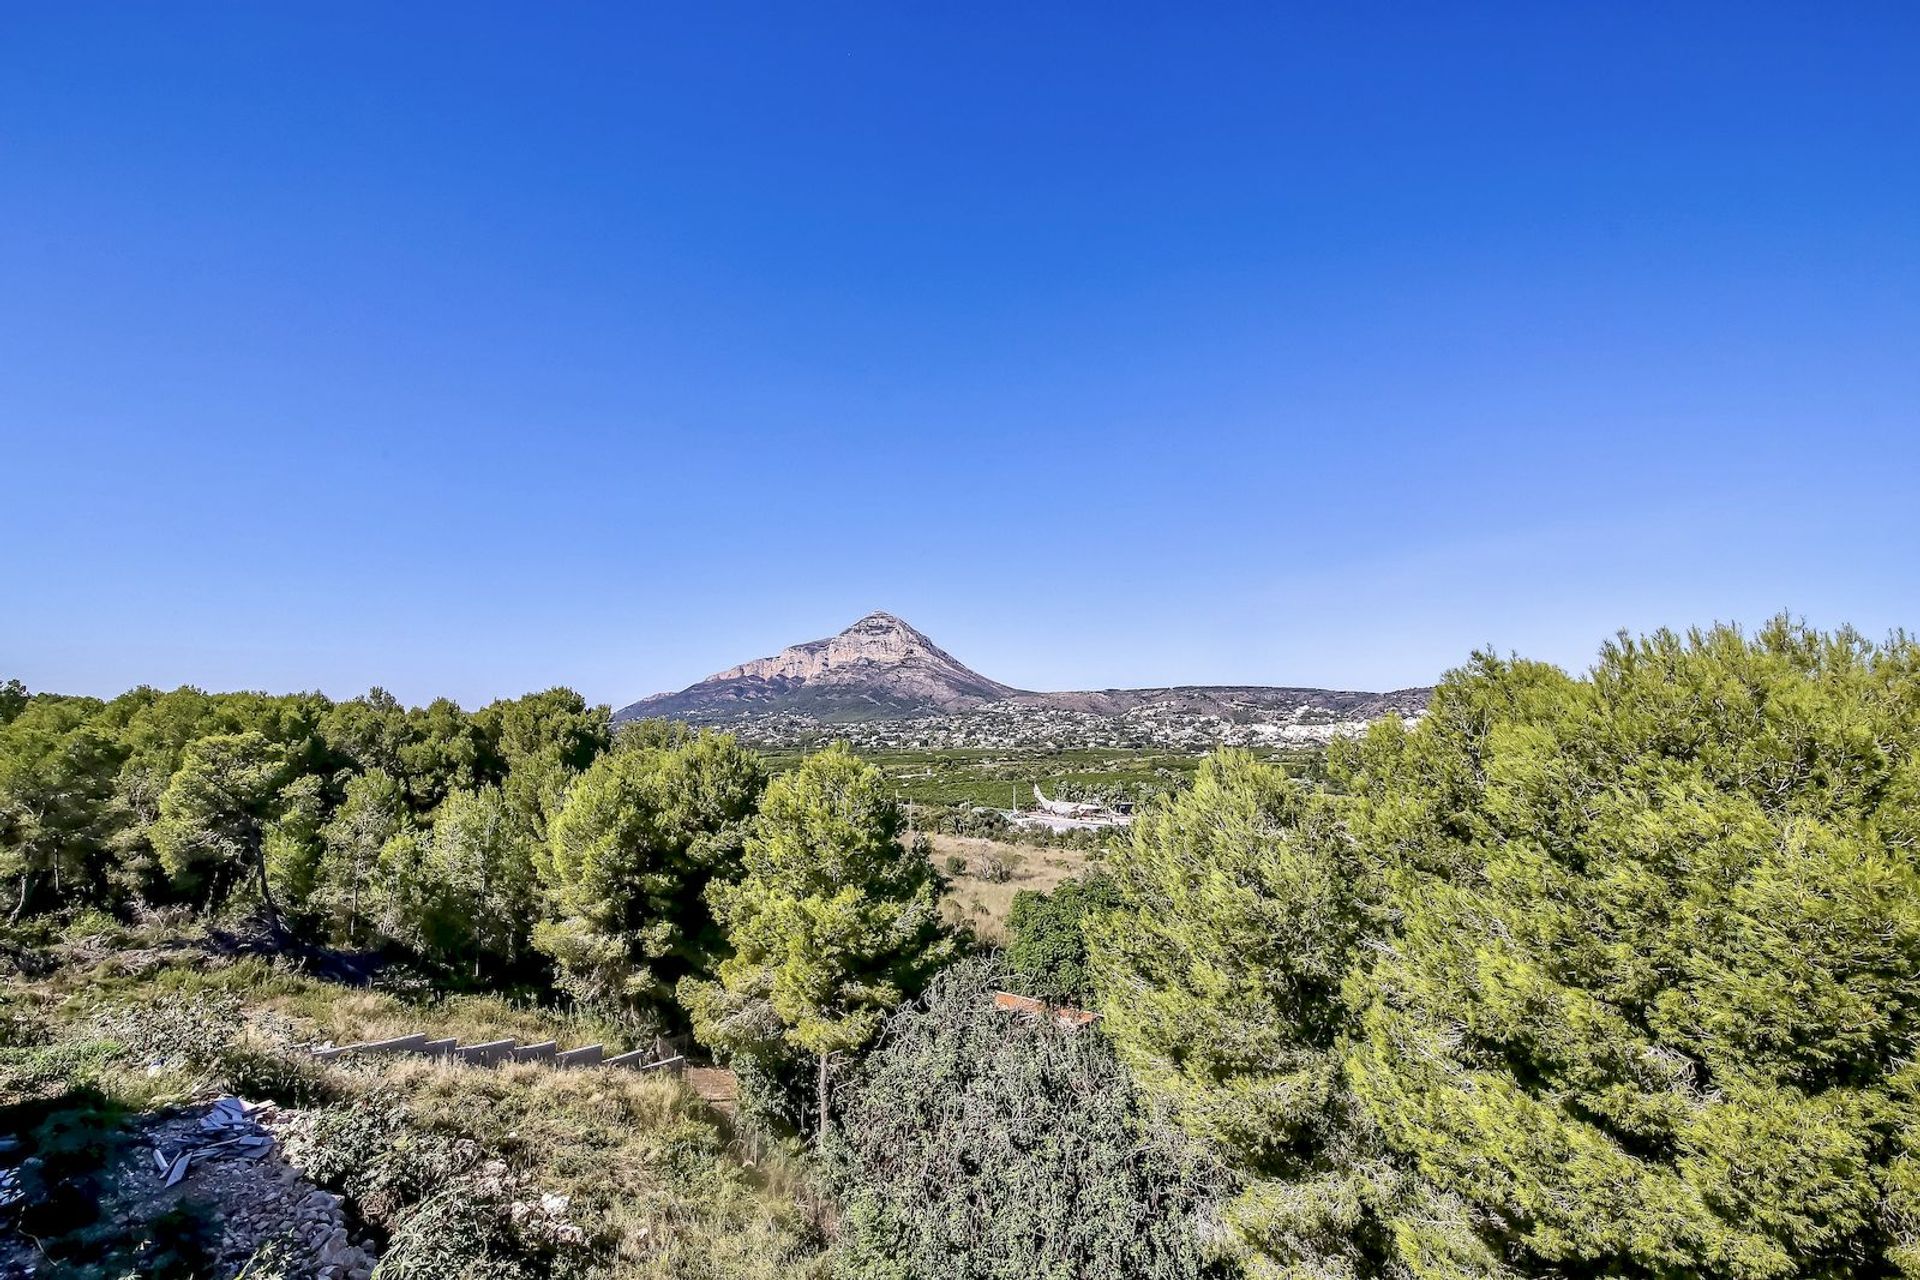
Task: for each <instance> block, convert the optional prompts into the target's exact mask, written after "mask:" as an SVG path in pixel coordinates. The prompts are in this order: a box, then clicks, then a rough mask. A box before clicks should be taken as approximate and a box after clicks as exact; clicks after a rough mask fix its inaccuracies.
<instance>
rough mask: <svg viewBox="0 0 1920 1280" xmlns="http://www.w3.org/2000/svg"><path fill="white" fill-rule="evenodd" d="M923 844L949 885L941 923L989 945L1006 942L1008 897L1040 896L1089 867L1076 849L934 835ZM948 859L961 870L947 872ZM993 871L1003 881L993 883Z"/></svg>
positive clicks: (1010, 902) (1086, 858)
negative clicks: (928, 844) (962, 866)
mask: <svg viewBox="0 0 1920 1280" xmlns="http://www.w3.org/2000/svg"><path fill="white" fill-rule="evenodd" d="M929 839H931V840H932V841H933V861H934V865H936V866H938V867H940V868H941V870H942V872H943V873H944V874H945V875H946V876H947V879H948V881H949V882H950V884H949V887H948V889H947V897H946V903H945V906H946V912H947V918H948V919H949V920H951V921H953V922H954V923H955V924H964V925H966V926H968V927H969V928H971V929H972V930H973V932H974V933H975V935H977V936H978V937H979V938H981V939H982V940H983V941H986V942H989V943H995V944H998V943H1003V942H1005V941H1006V940H1007V913H1008V912H1009V911H1011V910H1012V909H1013V895H1014V894H1016V893H1018V892H1020V891H1021V890H1022V889H1034V890H1038V891H1040V892H1042V893H1044V892H1046V891H1048V890H1050V889H1052V888H1054V887H1055V886H1056V885H1058V884H1059V883H1060V882H1061V881H1062V880H1067V879H1071V878H1072V877H1074V876H1077V875H1079V874H1080V873H1081V872H1083V871H1085V870H1086V869H1087V864H1088V861H1089V856H1088V854H1087V853H1086V851H1084V850H1081V849H1050V848H1038V847H1035V846H1032V845H1019V844H1002V843H1001V842H999V841H997V840H976V839H972V838H970V837H966V836H948V835H935V836H930V837H929ZM952 858H958V859H960V860H961V861H962V862H963V863H964V864H965V870H962V871H950V870H947V867H948V862H949V859H952ZM996 867H1003V868H1005V874H1006V878H1005V879H1001V878H999V875H998V874H997V873H996V871H995V868H996Z"/></svg>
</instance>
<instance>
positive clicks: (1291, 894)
mask: <svg viewBox="0 0 1920 1280" xmlns="http://www.w3.org/2000/svg"><path fill="white" fill-rule="evenodd" d="M1917 740H1920V647H1916V646H1915V645H1914V644H1913V643H1912V642H1910V641H1908V640H1907V639H1905V638H1904V637H1896V638H1895V639H1894V640H1893V641H1892V642H1891V643H1889V644H1887V645H1885V646H1874V645H1871V644H1868V643H1867V642H1865V641H1863V640H1862V639H1860V638H1859V637H1858V636H1855V635H1852V634H1849V633H1845V632H1843V633H1840V634H1837V635H1823V634H1819V633H1816V632H1812V631H1809V630H1807V629H1805V628H1803V627H1800V626H1796V625H1793V624H1790V623H1788V622H1786V621H1784V620H1778V621H1776V622H1774V623H1773V624H1771V625H1769V626H1768V627H1767V628H1765V629H1764V630H1763V631H1762V632H1761V633H1760V634H1759V635H1757V636H1754V637H1751V638H1749V637H1745V636H1743V635H1742V634H1740V633H1739V632H1738V631H1736V630H1733V629H1730V628H1718V629H1715V630H1712V631H1708V632H1701V633H1694V634H1692V635H1689V636H1686V637H1681V636H1677V635H1672V634H1667V633H1661V634H1658V635H1654V636H1652V637H1649V638H1646V639H1643V640H1629V639H1625V638H1622V639H1621V640H1620V641H1618V642H1617V643H1615V644H1612V645H1609V646H1608V647H1607V648H1606V650H1605V651H1604V653H1603V655H1602V657H1601V660H1600V662H1599V663H1598V665H1597V666H1596V667H1595V669H1594V670H1593V671H1592V672H1591V674H1590V675H1588V676H1587V677H1584V678H1578V679H1576V678H1573V677H1570V676H1568V675H1566V674H1565V673H1563V672H1561V671H1559V670H1557V669H1554V668H1552V667H1548V666H1544V665H1541V664H1538V663H1531V662H1524V661H1517V660H1502V659H1498V658H1495V657H1492V656H1489V655H1480V656H1477V657H1476V658H1475V659H1474V660H1473V662H1472V663H1470V664H1469V665H1468V666H1467V667H1465V668H1464V669H1462V670H1459V671H1457V672H1454V673H1452V674H1451V675H1450V676H1449V677H1448V678H1447V679H1446V681H1445V682H1444V683H1443V684H1442V685H1441V686H1440V688H1439V690H1438V691H1437V693H1436V696H1435V698H1434V701H1433V705H1432V709H1431V711H1430V713H1429V715H1428V716H1427V717H1426V719H1425V720H1424V721H1423V722H1421V723H1420V724H1419V725H1418V726H1417V727H1415V728H1412V729H1404V728H1402V727H1400V726H1399V725H1397V724H1389V725H1382V726H1379V727H1376V728H1375V729H1374V730H1373V731H1372V732H1371V733H1370V734H1368V735H1367V736H1366V737H1365V738H1364V739H1363V740H1361V741H1358V742H1354V743H1350V744H1347V745H1346V746H1344V747H1342V748H1341V749H1338V750H1336V751H1335V753H1334V756H1333V759H1332V761H1331V773H1332V779H1333V781H1332V785H1331V787H1330V788H1329V790H1328V791H1327V792H1326V793H1323V794H1311V793H1308V792H1306V791H1304V790H1302V789H1301V788H1299V787H1298V786H1296V785H1295V784H1292V783H1289V782H1287V781H1286V780H1285V779H1283V778H1280V777H1279V776H1277V775H1276V774H1274V773H1273V772H1272V771H1270V770H1268V769H1267V768H1266V767H1265V766H1262V765H1260V764H1258V763H1257V762H1255V761H1253V760H1252V759H1250V758H1248V757H1246V756H1244V755H1240V754H1236V753H1226V754H1223V755H1222V756H1220V757H1218V758H1216V759H1215V760H1214V761H1212V762H1210V764H1209V765H1208V767H1207V769H1206V770H1205V771H1204V772H1203V774H1202V777H1201V779H1200V782H1199V784H1198V785H1197V786H1196V787H1195V788H1194V789H1193V790H1192V791H1191V792H1190V793H1188V794H1187V795H1185V796H1183V797H1180V798H1178V799H1176V800H1175V801H1173V802H1172V803H1171V804H1169V805H1168V806H1166V807H1165V808H1164V809H1162V810H1161V811H1160V812H1158V813H1156V814H1155V815H1154V816H1152V817H1151V818H1150V819H1148V820H1147V821H1145V822H1143V823H1142V824H1141V827H1140V830H1139V832H1138V837H1137V839H1136V840H1135V841H1134V842H1133V844H1132V845H1131V847H1130V848H1128V849H1127V850H1126V851H1125V852H1124V853H1122V854H1121V855H1120V856H1118V857H1117V858H1116V859H1115V875H1116V880H1117V883H1118V886H1119V888H1120V890H1121V896H1122V899H1123V906H1122V907H1121V908H1120V909H1119V910H1117V911H1115V912H1113V913H1110V914H1108V915H1106V916H1105V917H1103V918H1102V919H1101V920H1099V921H1097V922H1096V923H1095V925H1094V926H1093V927H1092V929H1091V931H1090V936H1091V941H1092V944H1093V951H1094V963H1095V965H1096V967H1097V969H1098V972H1099V974H1100V984H1101V993H1102V1008H1103V1009H1104V1010H1105V1012H1106V1014H1107V1026H1108V1027H1109V1029H1110V1030H1111V1032H1112V1034H1113V1035H1114V1037H1115V1039H1116V1041H1117V1042H1118V1044H1119V1045H1120V1048H1121V1051H1122V1053H1123V1055H1124V1057H1125V1058H1126V1060H1127V1061H1128V1062H1129V1063H1131V1064H1132V1065H1133V1067H1134V1069H1135V1070H1136V1072H1138V1073H1139V1075H1140V1076H1141V1078H1142V1079H1143V1080H1145V1081H1147V1082H1149V1083H1150V1084H1151V1085H1152V1086H1153V1087H1155V1088H1157V1089H1159V1090H1162V1091H1164V1092H1165V1093H1167V1094H1168V1095H1170V1096H1172V1097H1173V1098H1175V1099H1176V1100H1177V1101H1178V1103H1179V1104H1180V1106H1181V1108H1182V1111H1183V1113H1184V1114H1185V1115H1186V1117H1187V1119H1188V1122H1189V1124H1190V1125H1191V1126H1192V1127H1194V1128H1195V1129H1196V1130H1197V1131H1199V1132H1202V1133H1205V1134H1208V1135H1211V1136H1213V1137H1214V1138H1216V1139H1217V1140H1218V1141H1219V1142H1220V1143H1221V1144H1222V1145H1223V1146H1224V1147H1225V1148H1226V1149H1228V1150H1230V1151H1232V1152H1233V1153H1234V1156H1235V1159H1236V1162H1237V1164H1238V1166H1239V1167H1240V1169H1241V1170H1242V1172H1243V1174H1244V1175H1245V1188H1244V1190H1243V1193H1242V1194H1241V1196H1240V1197H1239V1199H1238V1201H1237V1202H1236V1204H1235V1206H1234V1210H1233V1213H1232V1221H1233V1223H1234V1226H1235V1227H1236V1229H1237V1233H1238V1238H1239V1243H1240V1249H1241V1252H1242V1254H1243V1260H1244V1261H1245V1263H1246V1264H1247V1267H1248V1270H1249V1271H1250V1272H1251V1273H1253V1274H1272V1275H1296V1276H1309V1275H1369V1274H1381V1275H1390V1274H1407V1275H1415V1276H1431V1277H1443V1276H1444V1277H1452V1276H1468V1275H1515V1276H1521V1275H1525V1276H1549V1275H1551V1276H1597V1275H1619V1276H1645V1277H1654V1276H1681V1275H1687V1276H1724V1277H1730V1278H1738V1280H1772V1278H1775V1277H1789V1276H1809V1277H1811V1276H1839V1275H1887V1274H1902V1275H1913V1274H1920V1248H1917V1247H1916V1246H1917V1245H1920V1237H1917V1236H1916V1231H1920V1169H1916V1167H1915V1164H1914V1153H1915V1145H1916V1143H1920V1106H1916V1098H1915V1089H1916V1085H1920V1069H1917V1068H1916V1065H1915V1062H1914V1049H1915V1042H1914V1034H1915V1029H1916V1017H1917V1016H1920V894H1917V893H1916V890H1920V880H1917V879H1916V848H1915V842H1916V837H1920V757H1917V756H1916V752H1915V747H1916V743H1917Z"/></svg>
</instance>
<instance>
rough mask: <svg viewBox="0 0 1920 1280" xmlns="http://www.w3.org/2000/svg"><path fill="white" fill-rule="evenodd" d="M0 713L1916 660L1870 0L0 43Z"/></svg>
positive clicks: (1909, 380)
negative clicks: (1686, 633) (278, 700)
mask: <svg viewBox="0 0 1920 1280" xmlns="http://www.w3.org/2000/svg"><path fill="white" fill-rule="evenodd" d="M0 474H4V479H5V482H4V487H3V488H0V552H3V553H4V564H5V595H4V598H0V676H4V675H7V674H17V675H19V676H20V677H22V678H24V679H26V680H27V681H28V683H29V684H30V685H32V686H33V687H36V688H52V689H59V690H63V691H71V692H90V693H100V694H109V693H113V692H117V691H119V690H120V689H122V688H124V687H126V686H129V685H131V684H135V683H139V682H148V683H154V684H160V685H168V686H170V685H173V684H177V683H182V682H193V683H198V684H202V685H205V686H208V687H214V688H234V687H258V688H268V689H274V690H286V689H296V688H320V689H324V690H326V691H327V692H329V693H333V694H335V695H340V696H345V695H349V694H352V693H354V692H357V691H360V690H362V689H364V688H365V687H367V686H368V685H370V684H373V683H376V682H377V683H380V684H383V685H386V686H387V687H389V688H391V689H393V690H394V692H396V693H397V694H399V695H400V696H402V697H403V698H406V699H408V700H412V701H421V700H424V699H426V698H429V697H432V696H434V695H436V694H441V693H445V694H449V695H451V696H454V697H457V698H459V699H460V700H462V701H463V702H465V703H467V704H469V705H472V704H475V703H478V702H481V701H484V700H486V699H488V698H491V697H493V696H496V695H501V694H510V693H518V692H521V691H523V690H526V689H530V688H540V687H545V686H548V685H551V684H554V683H568V684H571V685H573V686H574V687H576V688H578V689H580V690H581V691H582V692H583V693H585V694H587V695H588V696H589V697H591V698H593V699H595V700H601V701H610V702H613V703H615V704H616V705H618V704H619V703H622V702H625V701H627V700H629V699H631V698H633V697H637V696H639V695H642V694H646V693H650V692H654V691H656V690H659V689H664V688H670V687H677V686H679V685H683V684H686V683H688V682H690V681H692V680H694V679H697V678H698V677H700V676H702V675H705V674H707V673H708V672H709V671H711V670H714V669H717V668H719V667H723V666H726V665H729V664H732V663H734V662H737V661H740V660H743V659H746V658H749V657H755V656H758V655H760V654H763V653H767V652H771V651H773V650H775V649H777V648H779V647H780V646H781V645H783V644H786V643H789V642H792V641H798V640H802V639H808V638H812V637H814V636H818V635H822V634H827V633H830V632H832V631H835V630H837V629H838V628H840V627H841V626H843V625H845V624H846V623H847V622H849V621H851V620H852V619H853V618H855V617H857V616H859V615H860V614H862V613H864V612H866V611H867V610H869V609H874V608H884V609H887V610H890V611H892V612H894V613H897V614H900V615H901V616H903V617H905V618H907V619H908V620H910V621H912V622H913V623H915V624H916V625H917V626H919V627H920V628H921V629H922V630H925V631H927V632H928V633H929V634H931V635H932V636H933V637H934V638H935V639H936V640H937V641H939V642H940V643H941V644H943V645H944V646H945V647H947V648H948V649H950V650H952V651H953V652H954V653H955V654H956V655H957V656H959V657H960V658H962V659H963V660H965V661H967V662H969V663H971V664H972V665H974V666H976V667H978V668H980V669H981V670H983V671H984V672H986V673H987V674H989V675H991V676H994V677H996V678H998V679H1001V680H1005V681H1008V682H1010V683H1014V684H1019V685H1024V686H1027V687H1038V688H1061V687H1086V686H1102V685H1123V684H1154V683H1166V682H1195V683H1199V682H1229V681H1231V682H1257V683H1276V684H1321V685H1332V686H1342V687H1359V688H1378V687H1387V686H1401V685H1408V684H1416V683H1427V682H1430V681H1431V680H1433V679H1434V678H1436V677H1437V676H1438V675H1439V673H1440V672H1441V671H1442V670H1443V669H1444V668H1446V667H1448V666H1450V665H1453V664H1455V663H1457V662H1458V661H1459V660H1461V658H1463V657H1464V656H1465V654H1466V653H1467V652H1468V651H1469V650H1470V649H1472V648H1473V647H1475V646H1478V645H1493V646H1495V647H1497V648H1499V649H1502V650H1509V649H1511V650H1517V651H1519V652H1521V653H1524V654H1528V655H1531V656H1537V657H1542V658H1547V659H1550V660H1554V661H1558V662H1562V663H1565V664H1569V665H1573V666H1583V665H1585V663H1586V662H1587V661H1588V660H1589V659H1590V658H1591V657H1592V655H1593V653H1594V651H1595V649H1596V647H1597V645H1598V644H1599V642H1600V641H1601V640H1602V639H1603V638H1604V637H1605V636H1607V635H1608V634H1610V633H1612V632H1613V631H1614V630H1616V629H1618V628H1621V627H1626V628H1631V629H1635V630H1643V629H1648V628H1652V627H1656V626H1660V625H1675V626H1684V625H1687V624H1690V623H1696V622H1710V621H1712V620H1715V619H1731V620H1738V621H1743V622H1749V623H1751V622H1756V621H1759V620H1761V619H1763V618H1764V617H1766V616H1767V615H1768V614H1770V613H1773V612H1775V611H1778V610H1780V609H1782V608H1786V609H1791V610H1793V611H1795V612H1798V613H1801V614H1804V615H1805V616H1806V617H1807V618H1808V619H1809V620H1810V621H1813V622H1816V623H1819V624H1822V625H1832V624H1837V623H1841V622H1848V621H1851V622H1852V623H1854V624H1855V625H1857V626H1859V627H1861V628H1862V629H1864V630H1866V631H1868V632H1870V633H1875V634H1878V633H1884V632H1885V631H1886V630H1888V629H1890V628H1893V627H1896V626H1903V625H1904V626H1908V627H1913V626H1917V625H1920V513H1917V512H1916V489H1920V483H1917V482H1920V6H1915V5H1913V4H1911V3H1897V4H1872V3H1854V4H1844V5H1834V4H1814V3H1808V4H1805V5H1799V6H1775V5H1767V4H1757V3H1751V2H1749V3H1741V4H1728V5H1723V6H1717V5H1709V4H1685V5H1675V4H1646V5H1635V4H1590V5H1562V4H1540V3H1536V2H1532V0H1529V2H1528V3H1519V4H1511V5H1499V4H1473V5H1464V4H1463V5H1405V4H1381V5H1368V4H1320V5H1313V6H1286V5H1274V4H1252V5H1245V6H1238V5H1152V6H1147V5H1133V4H1125V3H1112V2H1109V0H1102V2H1101V3H1045V4H1012V3H1004V4H1003V3H984V4H980V3H972V4H947V5H936V4H920V3H909V4H903V3H897V2H892V0H889V2H887V3H876V4H872V5H862V6H855V5H842V4H834V3H827V4H770V5H765V6H751V7H750V6H741V5H732V4H724V3H722V4H713V5H707V4H677V5H660V6H639V5H631V4H617V5H607V6H605V7H593V6H588V5H534V4H511V5H506V4H502V5H493V4H484V3H470V2H463V3H460V4H447V5H427V4H410V5H391V4H377V5H376V4H365V5H362V4H350V3H342V2H341V0H327V2H326V3H306V4H294V3H287V4H281V3H275V4H257V3H249V4H236V5H233V6H231V7H224V6H222V7H213V6H201V5H189V4H151V5H128V4H112V5H92V4H85V3H59V4H13V5H8V6H5V7H4V8H3V9H0Z"/></svg>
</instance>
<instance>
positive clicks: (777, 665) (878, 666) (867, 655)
mask: <svg viewBox="0 0 1920 1280" xmlns="http://www.w3.org/2000/svg"><path fill="white" fill-rule="evenodd" d="M1018 692H1019V691H1018V690H1016V689H1012V688H1009V687H1008V686H1006V685H1003V684H1000V683H999V682H998V681H994V680H989V679H987V678H986V677H985V676H983V675H981V674H980V673H979V672H977V671H972V670H969V669H968V668H967V667H965V666H963V665H961V663H960V661H959V660H958V659H956V658H955V657H954V656H953V655H952V654H950V653H948V652H947V651H946V650H944V649H942V648H941V647H940V646H939V645H936V644H935V643H934V642H933V641H931V640H929V639H927V637H926V636H924V635H922V634H921V633H920V632H919V631H916V630H915V629H914V628H913V627H911V626H909V625H907V624H906V623H905V622H903V621H901V620H900V619H899V618H896V617H894V616H893V615H892V614H890V613H877V612H876V613H870V614H868V615H867V616H866V617H864V618H862V619H860V620H859V621H858V622H856V623H854V624H853V625H852V626H850V627H848V628H847V629H846V630H845V631H842V632H841V633H840V634H839V635H836V636H830V637H828V638H827V639H825V640H809V641H807V642H806V643H805V644H796V645H793V646H791V647H790V648H786V649H782V650H781V651H780V652H779V653H776V654H774V655H773V656H772V657H771V658H756V659H755V660H754V661H752V662H743V663H741V664H740V665H739V666H737V667H729V668H728V669H727V670H725V671H721V672H717V673H716V674H714V675H711V676H708V677H707V678H706V679H705V680H702V681H701V682H700V683H699V684H696V685H693V686H691V687H690V688H686V689H682V690H681V691H680V692H679V693H663V694H656V695H654V696H653V697H651V698H643V699H641V700H640V701H639V702H636V703H634V704H633V705H632V706H630V707H626V708H623V709H622V710H621V711H620V713H619V715H618V717H617V719H620V720H623V721H624V720H633V719H639V718H641V717H644V716H673V717H680V718H685V719H694V720H714V719H722V720H724V719H732V718H737V717H740V716H745V715H754V714H758V713H764V712H769V711H778V712H781V713H789V714H798V715H807V716H814V717H817V718H819V719H821V720H824V721H829V722H830V721H834V720H858V719H869V718H889V717H898V716H903V715H927V714H939V713H944V712H955V711H964V710H968V709H970V708H972V707H976V706H979V705H981V704H983V703H987V702H993V701H997V700H999V699H1001V698H1006V697H1010V696H1012V695H1014V694H1016V693H1018Z"/></svg>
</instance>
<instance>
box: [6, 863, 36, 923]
mask: <svg viewBox="0 0 1920 1280" xmlns="http://www.w3.org/2000/svg"><path fill="white" fill-rule="evenodd" d="M32 884H33V871H32V870H31V869H28V870H24V871H22V872H21V873H20V901H18V902H16V903H14V904H13V914H12V915H10V916H8V917H7V923H8V924H19V923H20V917H21V915H22V914H23V913H24V912H25V911H26V909H27V889H28V887H29V886H31V885H32Z"/></svg>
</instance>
